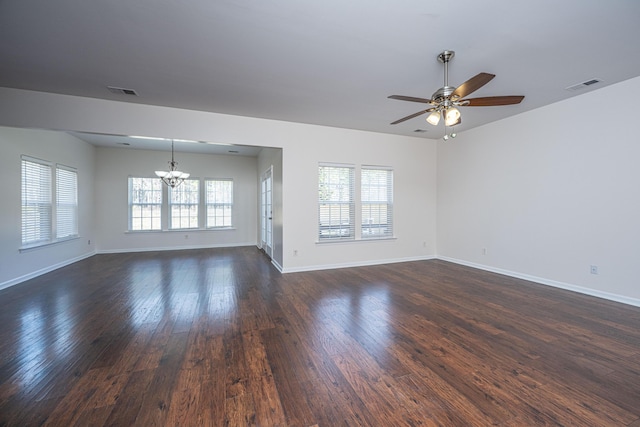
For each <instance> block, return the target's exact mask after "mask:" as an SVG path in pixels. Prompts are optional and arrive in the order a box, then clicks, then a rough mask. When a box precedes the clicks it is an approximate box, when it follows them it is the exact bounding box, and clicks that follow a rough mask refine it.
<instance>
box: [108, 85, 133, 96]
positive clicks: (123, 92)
mask: <svg viewBox="0 0 640 427" xmlns="http://www.w3.org/2000/svg"><path fill="white" fill-rule="evenodd" d="M107 89H109V92H111V93H115V94H116V95H132V96H138V93H137V92H136V91H135V90H133V89H125V88H123V87H115V86H107Z"/></svg>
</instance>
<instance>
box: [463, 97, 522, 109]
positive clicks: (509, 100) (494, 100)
mask: <svg viewBox="0 0 640 427" xmlns="http://www.w3.org/2000/svg"><path fill="white" fill-rule="evenodd" d="M523 99H524V96H521V95H518V96H486V97H484V98H471V99H464V100H463V102H465V104H464V106H465V107H492V106H497V105H513V104H520V102H522V100H523ZM466 102H468V104H466Z"/></svg>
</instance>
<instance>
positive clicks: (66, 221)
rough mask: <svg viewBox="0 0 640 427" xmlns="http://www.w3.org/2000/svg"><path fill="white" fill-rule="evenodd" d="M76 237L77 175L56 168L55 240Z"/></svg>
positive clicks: (59, 167)
mask: <svg viewBox="0 0 640 427" xmlns="http://www.w3.org/2000/svg"><path fill="white" fill-rule="evenodd" d="M77 235H78V173H77V172H76V170H75V169H71V168H67V167H63V166H60V165H58V166H57V167H56V238H58V239H63V238H67V237H72V236H77Z"/></svg>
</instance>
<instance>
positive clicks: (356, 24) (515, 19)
mask: <svg viewBox="0 0 640 427" xmlns="http://www.w3.org/2000/svg"><path fill="white" fill-rule="evenodd" d="M639 22H640V1H638V0H607V1H604V0H563V1H558V0H537V1H530V0H529V1H524V0H513V1H506V0H484V1H478V0H455V1H454V0H450V1H443V0H437V1H435V0H401V1H397V0H395V1H394V0H376V1H365V0H350V1H344V0H340V1H338V0H322V1H303V0H259V1H258V0H254V1H249V0H244V1H241V0H189V1H186V2H185V1H178V0H135V1H131V0H93V1H87V0H56V1H50V0H0V86H5V87H12V88H20V89H28V90H37V91H45V92H54V93H64V94H71V95H78V96H85V97H93V98H103V99H112V100H118V101H124V102H135V103H142V104H152V105H164V106H171V107H178V108H186V109H193V110H203V111H212V112H218V113H225V114H234V115H241V116H250V117H261V118H269V119H276V120H286V121H292V122H301V123H313V124H318V125H326V126H335V127H341V128H350V129H362V130H369V131H374V132H383V133H394V134H400V135H412V136H420V137H425V138H439V137H441V136H442V135H443V133H444V128H443V125H442V123H441V124H440V126H438V127H432V126H431V125H429V124H427V123H426V122H425V120H424V118H425V116H420V117H419V118H415V119H412V120H408V121H406V122H404V123H402V124H398V125H390V124H389V123H391V122H392V121H394V120H396V119H399V118H401V117H404V116H407V115H409V114H411V113H414V112H417V111H420V110H423V109H425V108H426V107H425V106H424V104H417V103H411V102H404V101H396V100H390V99H388V98H387V96H389V95H392V94H399V95H410V96H417V97H427V98H429V97H430V96H431V94H432V93H433V92H434V91H435V90H436V89H438V88H440V87H441V86H442V85H443V66H442V64H440V63H438V62H437V60H436V57H437V55H438V54H439V53H440V52H441V51H443V50H445V49H447V50H454V51H455V52H456V56H455V58H454V59H453V60H452V62H451V64H450V67H449V84H450V85H452V86H457V85H459V84H461V83H462V82H464V81H465V80H467V79H469V78H471V77H472V76H474V75H476V74H477V73H479V72H488V73H493V74H496V78H495V79H493V80H492V81H491V82H490V83H488V84H487V85H486V86H484V87H482V88H481V89H480V90H478V91H477V92H475V93H474V94H473V96H472V97H475V96H494V95H495V96H497V95H525V99H524V101H523V102H522V103H521V104H519V105H514V106H502V107H466V108H463V109H462V110H461V111H462V119H463V123H462V124H461V125H460V126H458V127H457V128H458V129H457V131H458V132H459V133H460V132H464V130H466V129H471V128H473V127H477V126H480V125H483V124H485V123H489V122H492V121H495V120H499V119H501V118H504V117H507V116H510V115H514V114H518V113H522V112H524V111H528V110H531V109H534V108H538V107H541V106H543V105H547V104H550V103H554V102H558V101H560V100H562V99H566V98H569V97H571V96H576V95H580V94H582V93H585V92H587V91H590V90H595V89H597V88H599V87H603V86H605V85H610V84H613V83H617V82H620V81H622V80H626V79H629V78H632V77H636V76H639V75H640V49H639V48H638V46H637V45H638V40H640V24H639ZM593 78H597V79H601V80H602V83H600V84H596V85H593V86H590V87H588V88H586V87H585V88H584V89H583V90H580V91H568V90H566V89H565V88H566V87H568V86H571V85H574V84H577V83H580V82H584V81H587V80H590V79H593ZM107 86H116V87H122V88H127V89H134V90H135V91H136V92H137V93H138V96H137V97H135V96H128V95H117V94H113V93H111V92H109V91H108V90H107ZM603 108H607V109H610V108H611V106H609V105H594V113H595V112H596V111H597V110H598V109H603ZM613 118H614V117H613V116H612V119H613ZM541 125H543V124H541ZM613 125H616V123H615V122H613V121H612V126H613ZM416 129H425V130H427V132H425V133H415V132H414V131H415V130H416Z"/></svg>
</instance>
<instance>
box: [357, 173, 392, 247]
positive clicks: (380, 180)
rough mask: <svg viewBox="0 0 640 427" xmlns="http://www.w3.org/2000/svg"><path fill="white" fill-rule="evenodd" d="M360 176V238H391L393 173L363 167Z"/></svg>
mask: <svg viewBox="0 0 640 427" xmlns="http://www.w3.org/2000/svg"><path fill="white" fill-rule="evenodd" d="M360 176H361V182H360V184H361V190H360V200H361V203H362V222H361V227H362V229H361V230H362V233H361V235H362V238H363V239H366V238H372V237H373V238H375V237H391V236H393V221H392V220H393V171H392V170H390V169H385V168H374V167H369V166H363V167H362V170H361V175H360Z"/></svg>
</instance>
